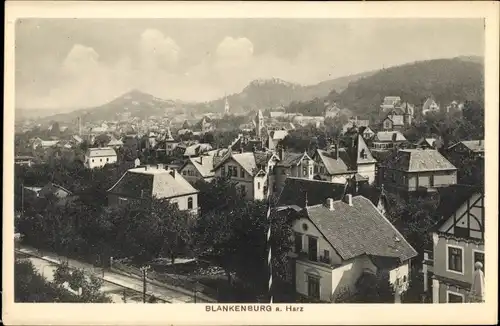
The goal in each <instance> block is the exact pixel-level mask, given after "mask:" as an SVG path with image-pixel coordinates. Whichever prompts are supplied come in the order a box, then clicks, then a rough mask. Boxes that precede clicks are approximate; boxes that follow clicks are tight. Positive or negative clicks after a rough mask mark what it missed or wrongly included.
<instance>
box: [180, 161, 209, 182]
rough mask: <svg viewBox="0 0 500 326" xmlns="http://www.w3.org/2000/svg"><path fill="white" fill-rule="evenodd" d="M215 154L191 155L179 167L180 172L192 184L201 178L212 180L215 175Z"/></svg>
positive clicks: (207, 180)
mask: <svg viewBox="0 0 500 326" xmlns="http://www.w3.org/2000/svg"><path fill="white" fill-rule="evenodd" d="M213 168H214V155H206V154H202V155H200V156H197V157H189V158H188V159H187V160H186V161H185V162H184V164H183V165H182V166H181V167H180V168H179V170H178V171H179V173H180V174H182V176H183V177H184V178H185V179H186V180H187V181H189V182H190V183H191V184H194V183H196V182H197V181H199V180H203V181H205V182H210V181H212V179H213V178H214V176H215V172H214V171H213Z"/></svg>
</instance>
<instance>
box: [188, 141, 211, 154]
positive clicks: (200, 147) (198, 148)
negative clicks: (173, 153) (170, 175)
mask: <svg viewBox="0 0 500 326" xmlns="http://www.w3.org/2000/svg"><path fill="white" fill-rule="evenodd" d="M211 150H212V145H210V144H206V143H200V144H192V145H189V146H187V147H186V150H185V151H184V154H183V156H184V157H192V156H199V155H201V154H203V153H206V152H208V151H211Z"/></svg>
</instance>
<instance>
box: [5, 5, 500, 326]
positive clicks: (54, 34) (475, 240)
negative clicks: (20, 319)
mask: <svg viewBox="0 0 500 326" xmlns="http://www.w3.org/2000/svg"><path fill="white" fill-rule="evenodd" d="M207 4H208V3H207ZM492 8H495V7H494V6H493V7H491V8H490V9H492ZM496 8H497V9H498V6H497V7H496ZM358 16H359V15H358ZM496 19H498V18H496ZM8 24H11V25H12V26H11V27H10V28H11V29H12V33H13V35H12V41H11V44H12V45H13V48H12V49H11V51H12V63H13V65H12V66H11V68H10V69H11V71H12V74H11V75H12V78H13V80H12V88H11V94H12V95H11V99H12V101H13V103H11V105H10V106H6V110H12V113H11V116H12V121H10V122H9V121H7V120H6V121H5V122H4V124H7V123H12V129H11V132H10V133H11V135H10V137H11V138H10V139H12V140H13V145H12V146H13V148H12V152H13V156H11V159H14V162H12V161H10V160H9V161H7V160H6V158H5V157H4V166H7V165H10V166H12V165H13V168H12V169H10V171H11V173H12V179H13V181H12V182H13V184H12V187H11V189H12V190H11V196H12V197H11V198H13V204H12V206H10V207H11V208H12V211H11V212H6V211H4V220H5V218H9V217H8V216H7V215H6V214H10V215H9V216H12V217H13V222H12V224H9V225H10V226H12V227H13V232H11V231H9V232H11V233H10V234H11V235H10V238H11V239H12V237H13V239H14V241H13V244H12V247H11V248H10V249H9V251H10V252H11V253H12V254H11V257H12V262H9V264H12V268H13V269H12V272H13V292H12V293H11V295H12V300H13V302H14V304H18V303H23V304H25V303H55V304H56V308H55V309H57V305H59V304H65V303H74V304H77V303H78V304H92V303H107V304H111V307H112V306H115V305H114V304H131V303H132V304H136V305H135V306H131V307H130V306H127V307H128V308H125V310H130V311H133V310H134V309H136V308H135V307H140V306H141V305H144V304H157V305H156V307H158V304H167V307H168V304H184V303H187V304H196V305H195V306H199V307H200V309H198V310H196V311H198V312H197V314H198V318H201V321H203V315H204V314H208V313H209V312H211V313H213V312H245V313H248V312H266V311H267V312H271V311H274V312H275V311H283V313H292V314H293V313H300V312H301V311H307V310H308V309H309V308H308V307H310V305H309V304H318V305H319V306H321V305H322V304H338V303H344V304H346V303H347V304H386V305H387V304H401V305H403V306H405V305H406V304H418V305H423V306H431V305H432V304H462V306H468V304H471V303H475V304H484V303H485V300H486V297H487V296H488V291H490V290H491V291H494V289H496V281H495V283H489V282H491V281H492V279H496V278H497V276H496V274H491V275H492V276H493V277H492V278H491V277H490V278H487V274H486V266H487V264H486V263H485V262H486V257H487V256H488V257H489V258H488V262H489V263H490V264H491V266H492V268H494V266H493V265H496V261H495V257H496V256H495V255H496V251H493V252H490V251H488V250H489V249H488V250H486V245H485V240H486V236H485V235H486V230H487V228H492V230H493V229H494V230H496V224H493V225H492V224H490V221H491V220H490V219H491V218H495V217H496V216H497V215H498V214H497V213H498V212H495V210H496V208H495V206H491V207H490V213H488V214H491V213H493V215H492V216H489V218H488V221H487V222H486V215H487V214H486V213H487V205H486V204H485V203H488V205H495V204H496V202H495V201H496V195H495V194H494V193H493V194H490V193H488V194H486V188H485V184H486V183H488V181H489V182H496V181H493V180H491V176H490V177H489V179H488V178H487V177H486V173H487V170H488V169H487V164H486V162H487V161H488V160H489V159H490V158H489V155H493V156H495V155H496V156H498V153H496V154H495V152H493V153H492V154H490V152H488V154H486V148H487V146H486V144H487V139H486V137H485V134H486V132H485V130H486V127H485V126H486V124H487V119H486V114H487V111H496V113H494V114H498V102H496V104H495V102H491V101H487V100H486V96H485V88H486V86H485V79H486V78H487V76H486V74H487V71H488V69H485V66H486V65H487V63H486V62H487V61H486V60H485V57H486V48H487V46H486V30H487V29H486V20H485V18H484V17H479V16H478V17H442V18H436V17H433V18H426V17H418V16H415V17H403V18H401V17H399V18H398V17H394V18H391V17H385V18H382V17H362V16H359V17H331V18H311V17H295V18H294V17H285V18H279V17H276V18H272V17H230V16H228V17H227V18H220V17H197V18H196V17H191V18H190V17H165V18H158V17H157V16H152V17H151V18H147V17H113V18H105V17H92V16H89V17H86V16H84V17H78V18H76V17H73V16H71V15H67V16H66V17H62V16H60V15H56V17H50V16H48V17H41V16H40V17H36V15H35V16H33V15H27V16H25V17H23V16H22V15H21V16H18V17H15V19H13V20H11V21H9V22H8ZM496 24H498V21H496ZM495 26H496V25H495V23H494V24H493V28H495ZM490 28H491V27H490ZM497 42H498V41H497ZM495 49H496V51H498V49H497V48H495ZM490 52H491V51H490ZM495 55H497V56H498V53H496V54H495ZM493 59H494V58H493ZM490 60H491V58H490ZM495 67H496V66H494V67H493V68H495ZM495 69H496V68H495ZM496 73H498V72H497V71H496ZM496 78H498V75H497V76H496ZM497 82H498V81H497ZM493 92H495V93H496V95H495V96H498V89H497V90H493ZM492 103H493V104H494V105H496V107H495V106H494V105H493V106H492V105H491V104H492ZM487 107H488V108H487ZM493 118H494V119H498V115H496V116H493ZM490 122H491V121H490ZM493 123H494V124H498V120H496V121H493ZM487 134H488V138H489V141H490V142H493V147H495V146H496V145H495V144H498V131H495V130H489V132H488V133H487ZM9 146H11V145H9ZM496 147H497V146H496ZM11 155H12V154H11ZM490 162H491V161H490ZM490 164H491V163H490ZM4 169H5V168H4ZM489 169H495V170H496V169H497V168H495V167H491V166H490V167H489ZM4 173H5V170H4ZM488 173H489V172H488ZM496 179H497V178H496ZM490 180H491V181H490ZM485 181H486V182H485ZM5 189H6V188H5V187H4V190H5ZM490 196H492V197H493V198H492V197H490ZM486 197H488V199H487V200H485V198H486ZM491 200H493V201H491ZM4 201H5V197H4ZM491 209H493V212H492V211H491ZM9 223H10V222H9ZM495 223H497V222H495ZM4 227H5V221H4ZM492 232H494V231H492ZM5 234H8V233H6V231H5V230H4V235H5ZM6 239H7V240H8V239H9V237H7V238H6ZM488 241H490V240H488ZM491 241H497V240H496V239H493V238H491ZM493 249H494V248H493ZM4 250H5V248H4ZM4 263H5V261H4ZM488 271H489V272H490V271H491V272H490V273H496V272H497V270H496V269H491V270H490V269H488ZM488 284H490V285H488ZM10 286H11V287H12V284H11V285H10ZM494 293H496V292H494ZM490 295H491V294H490ZM490 297H491V296H490ZM280 304H283V305H280ZM275 305H276V306H281V307H282V308H275ZM117 306H120V305H117ZM348 306H349V305H342V306H341V307H348ZM364 306H370V305H364ZM445 306H446V305H445ZM462 306H458V307H457V309H458V310H456V311H457V312H458V311H460V309H462V308H461V307H462ZM495 306H496V305H495ZM61 307H62V306H61ZM164 307H165V306H164ZM162 309H166V308H162ZM176 309H177V308H176ZM363 309H364V308H363ZM103 311H106V310H103ZM174 311H175V310H174ZM193 313H194V310H193ZM304 317H305V316H303V317H302V318H304ZM292 318H293V317H292ZM292 320H293V319H292ZM306 320H307V319H306ZM331 322H332V323H333V321H331Z"/></svg>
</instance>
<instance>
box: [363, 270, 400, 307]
mask: <svg viewBox="0 0 500 326" xmlns="http://www.w3.org/2000/svg"><path fill="white" fill-rule="evenodd" d="M356 288H357V289H358V294H357V295H356V297H355V299H354V301H355V302H354V303H394V289H393V287H392V285H391V284H390V283H389V275H388V274H387V273H378V274H372V273H363V274H362V275H361V277H360V278H359V279H358V281H357V283H356Z"/></svg>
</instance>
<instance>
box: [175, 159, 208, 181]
mask: <svg viewBox="0 0 500 326" xmlns="http://www.w3.org/2000/svg"><path fill="white" fill-rule="evenodd" d="M179 173H181V174H182V176H183V177H184V179H186V180H187V181H188V182H190V183H195V182H196V181H198V180H201V179H203V177H202V176H201V174H200V172H199V171H198V169H196V167H195V166H194V165H193V164H192V163H191V162H189V163H188V164H186V165H185V166H184V167H183V168H182V169H181V170H179Z"/></svg>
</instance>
